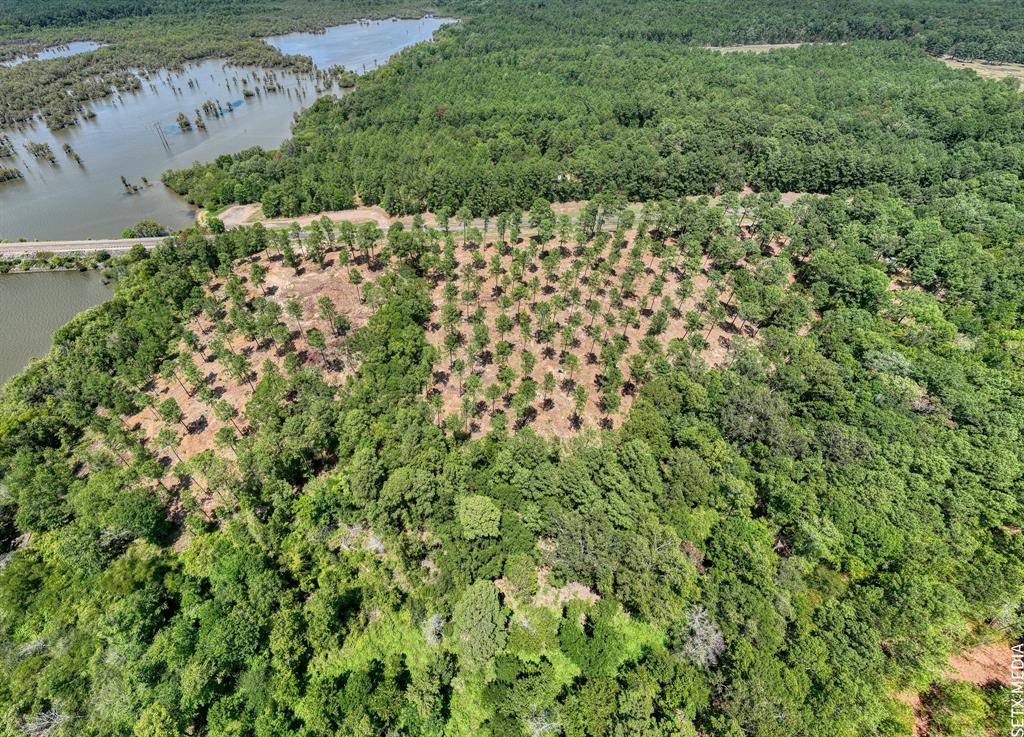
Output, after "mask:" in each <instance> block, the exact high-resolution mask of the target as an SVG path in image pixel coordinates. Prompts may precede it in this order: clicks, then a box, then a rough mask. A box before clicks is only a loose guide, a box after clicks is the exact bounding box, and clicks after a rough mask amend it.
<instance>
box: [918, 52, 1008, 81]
mask: <svg viewBox="0 0 1024 737" xmlns="http://www.w3.org/2000/svg"><path fill="white" fill-rule="evenodd" d="M937 58H938V59H939V60H940V61H941V62H942V63H943V64H945V65H946V66H948V67H952V68H953V69H970V70H971V71H973V72H975V73H977V74H978V75H979V76H981V77H985V78H986V79H1017V80H1024V64H995V63H992V62H988V61H962V60H960V59H953V58H950V57H948V56H940V57H937Z"/></svg>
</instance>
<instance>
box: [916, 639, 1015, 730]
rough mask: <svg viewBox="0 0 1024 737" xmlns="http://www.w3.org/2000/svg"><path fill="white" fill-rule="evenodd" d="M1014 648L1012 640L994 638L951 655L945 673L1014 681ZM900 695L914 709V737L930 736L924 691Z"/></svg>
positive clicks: (977, 681)
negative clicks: (1012, 661) (923, 699)
mask: <svg viewBox="0 0 1024 737" xmlns="http://www.w3.org/2000/svg"><path fill="white" fill-rule="evenodd" d="M1012 658H1013V650H1012V648H1011V647H1010V643H1008V642H991V643H988V644H987V645H977V646H975V647H973V648H971V649H970V650H967V651H965V652H962V653H959V654H958V655H951V656H950V658H949V667H948V668H947V669H946V670H945V671H943V673H942V676H943V677H944V678H948V679H950V680H953V681H961V682H964V683H973V684H974V685H975V686H987V685H989V684H992V683H998V684H1001V685H1003V686H1009V685H1010V662H1011V660H1012ZM896 698H897V699H898V700H900V701H902V702H903V703H904V704H906V705H907V706H909V707H910V708H911V709H912V710H913V712H914V737H928V718H927V715H926V714H925V713H924V709H923V707H922V704H921V694H919V693H915V692H903V693H900V694H897V695H896Z"/></svg>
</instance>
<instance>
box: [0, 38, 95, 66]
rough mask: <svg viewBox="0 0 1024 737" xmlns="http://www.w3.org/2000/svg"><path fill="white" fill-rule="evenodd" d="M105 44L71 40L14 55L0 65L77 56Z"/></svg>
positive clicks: (14, 64)
mask: <svg viewBox="0 0 1024 737" xmlns="http://www.w3.org/2000/svg"><path fill="white" fill-rule="evenodd" d="M105 45H106V44H100V43H96V42H95V41H72V42H71V43H69V44H66V45H65V46H53V47H51V48H49V49H43V50H42V51H40V52H39V53H38V54H36V55H35V56H28V55H25V56H16V57H14V58H13V59H8V60H7V61H2V62H0V67H16V66H18V65H19V64H21V63H23V62H26V61H29V60H38V61H44V60H46V59H59V58H61V57H64V56H77V55H78V54H84V53H85V52H86V51H95V50H96V49H98V48H100V47H101V46H105Z"/></svg>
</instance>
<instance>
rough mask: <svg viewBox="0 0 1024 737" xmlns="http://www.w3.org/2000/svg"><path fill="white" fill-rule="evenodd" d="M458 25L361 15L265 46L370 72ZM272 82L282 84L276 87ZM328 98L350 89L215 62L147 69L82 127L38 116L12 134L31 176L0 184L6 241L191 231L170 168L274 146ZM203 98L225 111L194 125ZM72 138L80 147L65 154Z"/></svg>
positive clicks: (99, 105) (13, 162)
mask: <svg viewBox="0 0 1024 737" xmlns="http://www.w3.org/2000/svg"><path fill="white" fill-rule="evenodd" d="M450 22H452V21H451V20H449V19H445V18H432V17H427V18H421V19H419V20H397V19H396V20H385V21H373V22H368V21H363V22H361V23H352V24H347V25H343V26H335V27H334V28H330V29H328V30H327V31H326V32H324V33H319V34H314V33H301V34H288V35H287V36H280V37H276V38H269V39H267V42H268V43H271V44H272V45H274V46H277V47H278V48H280V49H281V50H282V51H283V52H284V53H290V54H305V55H308V56H310V57H312V58H313V59H314V60H315V61H316V64H317V66H319V67H321V68H326V67H329V66H335V65H340V66H344V67H346V68H348V69H351V70H353V71H356V72H363V71H364V70H369V69H372V68H374V67H375V66H377V65H379V64H383V63H384V62H385V61H387V59H388V58H389V57H390V56H391V55H393V54H394V53H395V52H397V51H399V50H401V49H403V48H405V47H407V46H410V45H412V44H415V43H419V42H421V41H426V40H429V39H430V38H431V37H432V36H433V34H434V32H435V31H436V30H437V29H438V28H440V27H441V26H442V25H444V24H446V23H450ZM272 86H274V87H277V88H278V91H276V92H275V91H268V89H269V88H270V87H272ZM246 90H249V91H250V92H251V93H252V96H247V94H246ZM257 92H258V94H257ZM329 93H334V94H341V90H340V89H338V88H337V87H332V88H329V89H319V90H318V88H317V83H316V81H315V79H314V78H313V77H312V76H306V75H295V74H290V73H283V72H280V71H274V70H260V69H251V68H245V67H231V66H226V65H225V64H224V63H223V62H221V61H206V62H203V63H200V64H196V65H193V66H190V67H188V68H187V69H185V70H184V71H182V72H179V73H173V72H167V71H163V72H161V73H160V74H159V75H155V74H154V75H149V77H148V79H143V84H142V89H141V90H138V91H137V92H135V93H132V94H127V93H125V94H122V95H117V96H114V97H112V98H109V99H107V100H102V101H97V102H94V103H91V104H90V105H89V108H90V109H91V110H92V111H94V112H95V113H96V117H95V118H93V119H91V120H84V121H82V122H81V123H80V124H79V125H78V126H76V127H72V128H68V129H65V130H62V131H56V132H53V131H50V130H49V129H47V127H46V125H45V124H44V123H42V122H38V123H37V124H36V125H35V126H34V127H30V128H24V129H21V130H7V131H3V133H5V134H6V135H7V136H9V137H10V139H11V143H12V144H13V148H14V151H15V157H14V158H7V159H4V160H3V165H4V166H14V167H16V168H17V169H19V170H20V171H21V172H22V174H23V175H24V178H23V179H20V180H14V181H11V182H7V183H5V184H0V239H5V240H15V239H17V238H19V237H25V238H30V239H33V240H59V239H76V240H77V239H84V238H101V237H111V236H117V235H120V233H121V232H122V231H123V230H124V229H126V228H128V227H129V226H131V225H133V224H135V223H136V222H138V221H139V220H142V219H149V220H156V221H157V222H159V223H161V224H163V225H165V226H167V227H170V228H183V227H186V226H188V225H190V224H191V223H192V222H193V218H194V214H193V210H192V208H191V207H189V206H188V204H187V203H185V202H184V201H183V200H181V199H180V198H178V197H177V196H176V195H175V194H174V193H173V192H171V191H170V190H168V189H167V188H166V187H164V186H163V185H162V184H161V183H160V175H161V174H162V173H163V172H164V171H165V170H167V169H174V168H181V167H186V166H190V165H191V164H192V163H193V162H194V161H209V160H211V159H213V158H216V157H217V156H219V155H221V154H226V153H234V152H236V151H240V150H242V149H245V148H249V147H250V146H262V147H264V148H276V147H277V146H278V145H279V144H280V143H281V142H282V141H283V140H284V139H285V138H287V137H288V135H289V133H290V130H291V123H292V121H293V116H294V114H295V113H296V112H298V111H299V110H301V109H303V108H305V107H307V106H309V105H310V104H312V103H313V102H314V101H315V100H316V98H317V97H318V96H320V95H323V94H329ZM204 103H209V105H211V106H212V107H211V108H210V109H214V108H219V110H220V114H219V117H218V116H217V115H211V114H209V113H206V112H204V113H203V115H202V118H203V121H204V124H205V125H206V129H205V130H201V129H199V128H198V127H196V126H195V125H194V121H195V117H196V110H197V109H199V108H202V107H203V105H204ZM229 106H230V108H231V110H230V111H228V108H229ZM179 113H184V114H185V116H186V117H187V118H188V119H189V121H190V122H191V123H192V127H191V130H182V129H181V127H179V125H178V124H177V122H176V119H177V117H178V115H179ZM28 143H37V144H42V143H45V144H48V145H49V147H50V151H51V152H52V155H53V158H54V162H52V163H51V162H50V161H49V160H48V159H47V158H46V157H34V156H33V155H32V154H31V153H30V152H29V151H28V150H27V149H26V144H28ZM65 144H67V145H68V146H70V147H71V150H72V152H73V154H72V153H67V152H65V150H64V146H65ZM75 155H77V157H78V159H80V162H81V163H78V160H76V159H75V158H74V156H75ZM122 177H124V180H125V181H126V182H127V183H128V187H126V186H125V185H124V184H123V183H122V179H121V178H122ZM143 178H145V179H146V180H148V184H146V183H145V182H144V181H143Z"/></svg>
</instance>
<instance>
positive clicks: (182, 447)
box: [125, 251, 374, 514]
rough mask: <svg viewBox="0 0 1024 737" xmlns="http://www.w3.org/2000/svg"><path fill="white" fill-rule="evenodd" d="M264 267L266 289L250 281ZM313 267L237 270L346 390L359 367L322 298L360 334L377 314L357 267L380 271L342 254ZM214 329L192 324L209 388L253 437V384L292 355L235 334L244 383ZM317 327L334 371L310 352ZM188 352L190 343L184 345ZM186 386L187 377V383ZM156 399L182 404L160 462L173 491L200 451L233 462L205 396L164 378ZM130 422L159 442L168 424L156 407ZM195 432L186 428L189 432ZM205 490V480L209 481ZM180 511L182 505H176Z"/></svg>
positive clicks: (299, 348) (298, 346)
mask: <svg viewBox="0 0 1024 737" xmlns="http://www.w3.org/2000/svg"><path fill="white" fill-rule="evenodd" d="M256 261H258V262H260V263H261V264H263V265H264V266H266V267H267V269H268V272H267V276H266V283H265V284H264V285H263V288H262V290H260V289H258V288H256V287H254V286H253V285H252V284H251V283H250V282H249V277H248V274H249V269H250V268H251V265H252V263H253V262H256ZM304 266H305V269H304V270H302V271H300V273H299V274H298V275H296V274H295V271H294V270H293V269H291V268H289V267H287V266H285V265H284V264H283V263H282V262H281V260H280V258H279V257H276V256H274V257H269V256H268V255H267V254H262V255H260V256H256V257H252V258H249V259H243V260H242V261H240V262H239V263H238V264H236V266H235V273H236V274H237V275H238V276H239V278H240V279H241V280H242V283H243V286H244V287H245V289H246V291H247V295H248V297H249V298H250V299H251V298H253V297H255V296H257V295H260V294H261V293H263V294H265V296H266V297H267V299H269V300H272V301H274V302H277V303H278V304H280V305H281V307H282V318H281V320H282V321H283V322H284V323H285V324H286V325H287V326H288V327H289V329H290V330H291V337H292V348H293V350H295V351H296V352H297V353H298V354H299V355H300V356H302V358H303V360H304V361H305V362H306V363H309V364H313V365H318V366H320V367H321V368H324V369H325V370H324V375H325V378H326V379H327V381H330V382H333V383H335V384H336V385H341V384H342V383H343V381H344V379H345V377H346V376H347V375H348V374H349V373H350V372H351V370H352V366H351V365H350V364H349V363H348V361H347V360H346V358H345V356H344V354H343V352H342V351H341V349H340V343H341V341H342V338H340V337H335V336H334V334H333V331H332V330H331V328H330V326H329V325H327V323H326V321H325V320H323V319H322V318H321V317H320V314H319V307H318V305H317V300H318V299H319V298H320V297H321V296H323V295H327V296H328V297H330V298H331V299H332V300H333V302H334V304H335V305H336V307H337V310H338V313H339V314H341V315H344V316H345V317H347V318H348V320H349V322H350V323H351V325H352V329H353V330H354V329H356V328H358V327H360V326H362V325H365V324H366V322H367V321H368V320H369V318H370V316H371V315H372V314H373V308H372V307H371V306H369V305H366V304H363V303H362V302H361V301H360V299H359V289H358V288H357V287H355V286H353V285H352V284H351V283H350V281H349V278H348V272H349V269H351V268H358V269H359V271H360V273H361V274H362V276H363V278H364V280H366V281H368V280H371V279H372V278H374V274H373V273H372V272H371V271H370V270H369V269H368V267H367V266H365V265H360V266H356V265H354V264H350V265H349V266H346V267H344V268H341V267H339V266H338V265H337V252H336V251H332V252H329V253H328V254H327V259H326V262H325V269H323V270H320V269H318V268H317V267H316V266H315V265H314V264H311V263H306V264H305V265H304ZM224 281H225V280H223V279H215V280H213V281H212V282H211V283H210V285H209V287H208V290H207V291H208V293H209V294H212V295H215V296H217V297H218V298H220V299H221V300H223V299H224ZM289 299H297V300H298V301H299V302H301V304H302V306H303V316H302V319H301V321H300V324H296V321H294V320H293V319H292V318H290V317H288V316H287V314H286V313H284V312H283V309H284V306H285V303H286V302H287V301H288V300H289ZM214 327H215V326H214V324H213V323H212V322H211V321H210V319H209V318H207V317H206V316H205V315H202V314H201V315H199V316H197V317H196V318H194V319H193V320H192V322H191V323H190V324H189V329H190V330H192V332H194V333H195V334H196V335H197V336H198V337H199V340H200V350H199V351H197V352H196V353H195V361H196V364H197V366H198V367H199V368H200V370H201V371H202V372H203V373H204V374H205V375H206V377H207V386H208V387H209V388H210V390H211V391H212V392H213V393H214V394H215V395H217V396H218V398H219V399H224V400H226V401H228V402H229V403H230V404H231V405H232V406H234V408H235V409H236V410H237V411H238V417H237V418H235V420H234V423H235V425H236V426H237V429H238V430H239V431H240V432H241V433H243V434H244V433H245V432H247V430H248V429H249V428H248V423H247V422H246V420H245V416H244V410H245V405H246V403H247V402H248V400H249V396H250V395H251V394H252V387H254V386H256V385H258V383H259V381H260V379H261V378H262V376H263V374H264V365H265V362H267V361H269V362H270V363H272V364H274V365H276V366H277V367H278V368H279V369H280V368H282V367H283V364H284V356H283V355H282V354H280V353H279V352H278V350H277V348H276V346H275V345H274V344H273V343H270V344H269V345H259V344H258V343H257V342H255V341H247V340H246V339H245V338H244V337H242V336H241V335H238V334H233V337H232V339H231V340H230V341H229V342H228V345H229V347H230V348H231V349H232V350H233V351H234V352H236V353H243V354H245V355H246V356H247V358H248V359H249V362H250V363H251V365H252V367H253V375H252V377H251V382H252V385H251V386H250V384H249V382H238V381H236V380H235V379H233V378H232V377H231V375H230V373H229V372H228V371H227V370H226V369H225V367H224V366H223V365H222V364H221V363H220V362H219V361H218V360H217V359H215V358H214V357H213V355H212V354H211V353H210V351H209V341H210V340H211V339H213V338H214V337H215V335H216V334H215V332H214ZM312 328H316V329H318V330H320V331H321V332H322V333H323V334H324V336H325V337H326V338H327V344H328V347H327V351H326V354H325V355H326V356H327V358H328V361H329V362H330V366H325V364H324V360H323V357H322V356H321V355H320V352H319V351H318V350H316V349H313V348H310V347H309V345H308V343H307V342H306V339H305V335H306V333H307V331H308V330H310V329H312ZM180 348H181V349H182V350H184V348H185V346H184V345H182V346H181V347H180ZM182 382H184V379H183V378H182ZM150 394H151V396H152V397H153V399H154V400H155V402H154V404H155V405H157V406H159V404H160V403H161V402H163V401H165V400H166V399H167V398H168V397H172V398H174V399H175V400H176V401H177V402H178V405H179V406H180V407H181V410H182V414H183V421H182V423H183V424H179V425H176V426H175V427H174V428H173V429H174V430H175V431H177V433H178V436H179V442H178V444H177V445H176V447H174V448H171V449H164V450H161V451H160V458H161V460H162V461H163V462H164V463H165V465H166V467H167V468H168V473H167V475H166V476H165V477H164V478H163V479H162V482H163V483H164V485H165V486H167V487H168V488H174V487H175V486H177V485H178V482H179V479H178V477H177V476H176V475H175V474H173V473H172V472H171V469H173V467H174V466H175V465H176V464H177V463H179V462H187V461H188V460H190V459H191V458H193V457H195V455H196V454H198V453H200V452H202V451H204V450H210V449H214V452H215V453H216V454H217V455H219V456H221V457H224V458H226V459H228V460H233V458H234V453H233V452H232V450H231V449H230V448H218V447H217V445H216V443H215V441H214V436H215V435H216V433H217V431H218V430H220V429H221V428H222V427H224V426H225V425H229V424H231V423H225V422H222V421H220V420H218V419H217V418H216V417H215V416H214V413H213V412H212V410H211V409H210V407H208V406H206V405H205V404H203V403H202V402H201V401H200V400H199V398H198V397H197V396H194V395H190V391H187V390H186V386H183V385H182V383H179V381H177V380H176V379H175V380H172V381H169V382H168V381H166V380H164V379H163V378H160V377H157V378H156V379H155V381H154V385H153V388H152V390H151V391H150ZM125 419H126V423H127V424H128V426H129V427H135V428H137V429H139V430H141V432H142V433H143V435H144V436H145V438H146V439H147V442H148V441H152V440H153V438H155V437H156V435H157V433H159V432H160V430H161V429H163V427H164V426H165V425H166V423H164V422H163V420H161V419H160V417H159V415H158V412H157V410H156V407H151V408H148V409H144V410H143V411H141V412H139V413H138V414H136V415H133V416H131V417H127V418H125ZM186 427H187V428H188V431H186V429H185V428H186ZM202 485H203V486H205V483H203V484H202ZM192 492H193V494H194V496H195V498H196V500H197V501H198V502H199V504H200V506H201V507H202V508H203V509H204V511H206V512H207V514H210V513H212V511H213V509H215V508H216V507H218V506H220V500H218V499H216V498H215V497H214V496H213V495H212V494H209V493H204V492H203V491H202V489H201V488H199V484H197V485H196V486H194V487H192ZM172 506H177V505H176V504H175V505H172Z"/></svg>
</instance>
